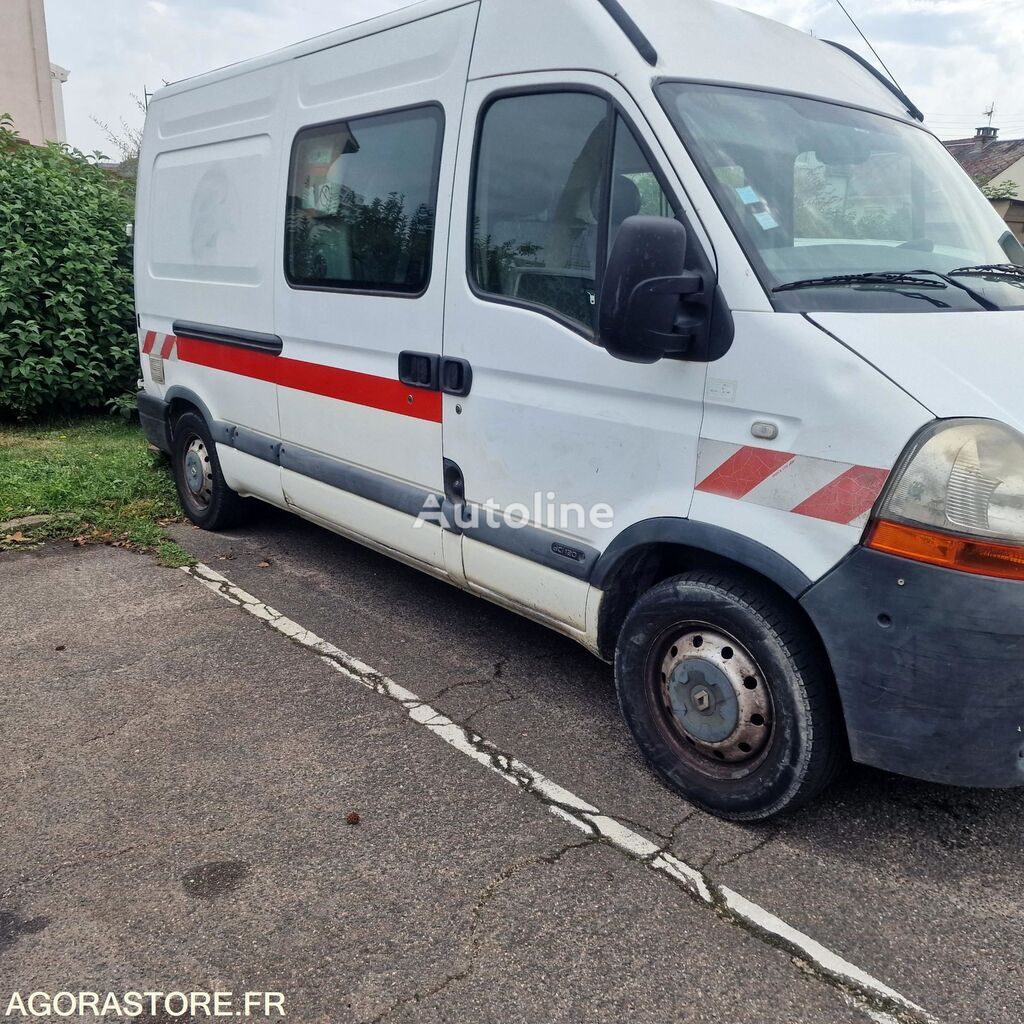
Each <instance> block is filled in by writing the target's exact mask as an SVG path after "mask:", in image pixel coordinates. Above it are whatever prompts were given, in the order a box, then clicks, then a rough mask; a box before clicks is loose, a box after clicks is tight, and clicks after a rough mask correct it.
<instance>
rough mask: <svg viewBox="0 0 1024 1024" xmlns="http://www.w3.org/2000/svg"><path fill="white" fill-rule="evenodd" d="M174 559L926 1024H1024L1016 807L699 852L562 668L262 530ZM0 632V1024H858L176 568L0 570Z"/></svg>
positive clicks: (316, 546)
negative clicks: (99, 1006) (154, 1010)
mask: <svg viewBox="0 0 1024 1024" xmlns="http://www.w3.org/2000/svg"><path fill="white" fill-rule="evenodd" d="M176 532H177V539H178V540H179V541H180V542H181V543H182V544H183V545H184V546H185V547H186V548H187V549H188V550H189V551H191V552H192V553H193V554H194V555H195V556H196V557H197V558H198V559H200V560H201V561H203V562H205V563H206V564H207V565H209V566H211V567H212V568H213V569H215V570H217V571H219V572H221V573H223V574H224V575H225V576H227V577H228V578H229V579H230V580H231V581H232V582H233V583H236V584H238V585H239V586H241V587H244V588H245V589H246V590H248V591H249V592H251V593H252V594H254V595H256V596H257V597H258V598H259V599H260V600H261V601H266V602H267V603H269V604H271V605H273V606H274V607H275V608H277V609H279V610H280V611H281V612H283V613H284V614H286V615H287V616H289V617H290V618H292V619H293V620H295V621H296V622H298V623H300V624H301V625H302V626H304V627H306V628H308V629H310V630H313V631H314V632H316V633H317V634H319V635H320V636H321V637H323V638H325V639H326V640H328V641H330V642H331V643H333V644H336V645H337V646H339V647H341V648H343V649H344V650H345V651H347V652H349V653H350V654H352V655H354V656H355V657H357V658H359V659H361V660H362V661H364V662H366V663H367V664H368V665H370V666H372V667H373V668H374V669H376V670H378V671H379V672H381V673H384V674H386V675H387V676H389V677H391V679H393V680H395V681H396V682H397V683H398V684H400V685H401V686H403V687H406V688H408V689H409V690H411V691H413V692H414V693H415V694H418V695H419V696H420V697H422V698H424V699H425V700H428V701H429V702H430V704H431V705H432V706H433V707H435V708H437V709H438V710H439V711H440V712H442V713H443V714H444V715H447V716H448V717H449V718H451V719H452V720H453V721H455V722H457V723H460V724H462V725H466V724H469V725H471V727H472V729H473V730H474V731H475V732H477V733H479V734H481V735H482V736H484V737H486V738H487V739H488V740H490V741H492V742H493V743H495V744H497V745H498V747H500V749H502V750H503V751H506V752H508V753H510V754H512V755H514V756H515V757H517V758H519V759H521V760H522V761H523V762H525V763H526V764H528V765H530V766H531V767H532V768H533V769H536V770H538V771H540V772H543V773H544V774H545V775H546V776H548V777H549V778H551V779H552V780H554V781H555V782H557V783H558V784H559V785H561V786H563V787H565V788H566V789H568V790H570V791H571V792H572V793H574V794H576V795H578V796H579V797H581V798H583V799H584V800H587V801H589V802H591V803H593V804H594V805H596V806H597V807H599V808H600V809H601V811H602V812H603V813H604V814H607V815H612V816H614V817H615V818H616V819H617V820H618V821H620V822H622V823H623V824H626V825H628V826H629V827H630V828H631V829H633V830H634V831H635V832H637V833H639V834H640V835H643V836H646V837H648V838H649V839H650V840H652V841H653V842H654V843H656V844H657V845H658V846H663V847H665V848H666V849H668V850H670V851H671V852H672V853H674V854H675V855H676V856H678V857H679V858H681V859H682V860H684V861H685V862H686V863H688V864H690V865H693V866H694V867H698V868H701V869H703V870H704V871H706V873H707V876H708V878H709V879H713V880H714V881H715V882H717V883H721V884H724V885H728V886H731V887H732V888H733V889H735V890H737V891H738V892H740V893H741V894H743V895H744V896H746V897H747V898H748V899H751V900H754V901H756V902H757V903H759V904H760V905H761V906H762V907H764V908H766V909H767V910H769V911H771V912H772V913H774V914H776V915H778V916H779V917H781V918H782V919H783V920H784V921H786V922H787V923H788V924H790V925H792V926H793V927H795V928H798V929H800V930H801V931H803V932H806V933H807V934H808V935H810V936H811V937H812V938H814V939H816V940H818V941H819V942H821V943H823V944H825V945H826V946H828V947H829V948H830V949H832V950H833V951H835V952H836V953H838V954H840V955H841V956H843V957H845V958H846V959H847V960H849V961H851V962H852V963H853V964H855V965H857V966H858V967H860V968H862V969H864V970H865V971H868V972H869V973H871V974H873V975H874V976H875V977H877V978H879V979H881V980H882V981H884V982H885V983H886V984H887V985H889V986H891V987H892V988H894V989H896V990H897V991H898V992H900V993H902V994H903V995H905V996H907V997H908V998H909V999H911V1000H913V1001H914V1002H916V1003H919V1004H920V1005H922V1006H924V1007H925V1008H926V1009H927V1010H929V1011H930V1012H931V1013H932V1014H934V1016H935V1017H936V1018H937V1019H939V1020H941V1021H951V1022H984V1024H996V1022H999V1024H1002V1022H1007V1024H1013V1022H1017V1021H1021V1020H1022V1019H1024V1008H1022V1003H1024V1000H1022V996H1024V962H1022V960H1021V955H1020V950H1021V947H1022V940H1024V897H1022V895H1021V884H1020V883H1021V868H1020V863H1021V847H1022V845H1024V840H1022V838H1021V830H1020V812H1021V809H1022V806H1024V794H1022V793H1018V792H983V791H974V790H952V789H945V788H942V787H936V786H930V785H926V784H923V783H916V782H910V781H907V780H903V779H898V778H896V777H891V776H886V775H883V774H882V773H878V772H873V771H870V770H867V769H852V770H851V771H850V772H849V773H848V774H847V775H846V776H845V777H844V778H843V779H842V780H841V781H840V783H839V784H838V785H837V786H836V787H835V788H834V789H833V790H832V791H831V792H830V794H829V795H828V796H827V797H826V798H825V799H823V800H822V801H820V802H819V803H818V804H816V805H815V806H814V807H812V808H809V809H807V810H806V811H804V812H802V813H800V814H798V815H796V816H793V817H790V818H786V819H783V820H780V821H777V822H775V823H772V824H769V825H764V826H743V825H733V824H726V823H723V822H719V821H717V820H715V819H713V818H710V817H709V816H707V815H706V814H703V813H701V812H697V811H695V810H694V809H692V808H690V807H688V806H687V805H686V804H685V803H684V802H682V801H680V800H679V799H678V798H676V797H675V796H673V795H672V794H670V793H668V792H667V791H666V790H664V789H663V788H662V787H661V786H660V785H659V784H658V783H657V782H656V781H655V779H654V778H653V777H652V775H651V774H650V773H649V772H648V770H647V769H646V767H645V765H644V763H643V761H642V760H641V758H640V757H639V755H638V754H637V753H636V752H635V751H634V749H633V747H632V744H631V742H630V740H629V737H628V735H627V733H626V730H625V727H624V726H623V724H622V723H621V720H620V718H619V714H618V710H617V707H616V703H615V696H614V691H613V687H612V677H611V670H610V669H609V668H608V667H607V666H605V665H603V664H601V663H600V662H598V661H596V660H594V659H593V658H592V657H591V656H590V655H588V654H587V653H586V652H585V651H583V650H582V649H581V648H578V647H576V646H575V645H574V644H573V643H572V642H570V641H568V640H565V639H563V638H560V637H558V636H555V635H554V634H551V633H549V632H548V631H546V630H544V629H543V628H541V627H539V626H535V625H533V624H531V623H529V622H527V621H525V620H522V619H520V618H518V617H517V616H515V615H512V614H510V613H508V612H505V611H502V610H500V609H498V608H496V607H493V606H491V605H489V604H487V603H485V602H483V601H480V600H478V599H476V598H473V597H470V596H468V595H464V594H461V593H459V592H458V591H456V590H454V589H453V588H450V587H448V586H446V585H445V584H443V583H441V582H438V581H435V580H432V579H430V578H428V577H426V576H423V575H421V574H419V573H417V572H415V571H414V570H411V569H407V568H405V567H403V566H400V565H398V564H396V563H394V562H392V561H389V560H388V559H386V558H384V557H382V556H378V555H376V554H374V553H372V552H369V551H367V550H365V549H363V548H361V547H359V546H358V545H355V544H352V543H349V542H348V541H345V540H342V539H340V538H337V537H334V536H332V535H330V534H328V533H326V532H325V531H322V530H320V529H318V528H316V527H313V526H311V525H308V524H305V523H303V522H301V521H300V520H298V519H295V518H293V517H290V516H287V515H285V514H283V513H278V512H274V511H271V510H260V511H259V512H258V513H257V515H256V516H255V518H254V519H253V521H252V523H251V524H250V525H249V526H247V527H245V528H244V529H240V530H237V531H233V532H231V533H228V534H220V535H214V534H205V533H202V532H200V531H197V530H193V529H191V528H190V527H184V526H183V527H180V528H176ZM264 562H269V565H267V566H261V563H264ZM0 610H2V613H3V620H4V626H5V628H4V630H3V631H2V633H0V723H2V736H3V749H4V752H5V757H4V759H3V762H2V764H0V792H2V793H3V802H2V807H3V812H4V813H3V820H4V825H5V827H4V828H3V829H2V831H0V1003H3V1004H4V1005H3V1006H0V1014H2V1012H3V1009H4V1007H5V1006H6V1002H7V995H8V993H9V992H11V991H21V992H31V991H34V990H44V991H51V992H52V991H56V990H60V989H72V990H78V989H87V990H89V989H92V990H100V991H115V992H118V991H125V990H127V989H139V988H143V987H146V988H156V989H163V990H169V989H183V988H184V989H185V990H212V989H217V988H227V989H232V990H235V991H242V990H245V989H255V990H264V991H280V992H282V993H283V994H284V996H285V1000H286V1010H287V1019H290V1020H296V1021H302V1022H304V1024H310V1022H321V1021H324V1022H326V1021H330V1022H334V1021H339V1022H342V1021H343V1022H349V1021H351V1022H359V1024H367V1022H371V1021H396V1022H397V1021H438V1022H441V1021H444V1022H451V1021H457V1022H463V1021H466V1022H470V1021H472V1022H489V1021H494V1022H498V1021H500V1022H503V1024H506V1022H516V1021H523V1022H530V1024H538V1022H548V1021H552V1022H554V1021H565V1022H573V1024H576V1022H582V1021H586V1022H588V1024H589V1022H601V1021H621V1020H629V1021H630V1022H631V1024H633V1022H648V1021H649V1022H665V1021H693V1022H702V1024H703V1022H709V1024H710V1022H719V1021H721V1022H729V1024H740V1022H746V1021H750V1022H752V1024H753V1022H757V1024H762V1022H766V1021H772V1022H785V1024H797V1022H808V1024H811V1022H814V1024H833V1022H835V1024H842V1022H846V1021H864V1020H867V1019H869V1017H868V1016H866V1015H865V1013H864V1011H863V1010H862V1009H859V1008H858V1007H857V1006H855V1005H852V1004H851V1003H850V1001H849V1000H848V999H847V998H846V997H845V996H844V993H843V992H842V991H840V990H839V989H837V988H836V987H835V986H834V985H831V984H829V983H827V982H826V981H823V980H822V979H821V978H820V977H819V976H817V974H816V973H815V971H814V970H813V969H812V968H811V967H809V966H808V965H807V964H801V963H797V962H794V958H793V956H792V955H791V954H790V953H789V952H787V951H785V950H784V949H780V948H778V947H777V946H776V945H773V944H772V943H771V942H769V941H765V940H764V939H763V938H760V937H758V936H757V935H756V934H753V933H751V931H749V930H744V929H742V928H740V927H737V926H736V925H735V924H732V923H730V922H728V921H725V920H722V919H721V918H720V917H719V916H717V915H716V914H715V913H713V912H710V911H709V910H707V909H705V908H704V907H702V906H701V905H699V904H698V903H697V902H695V901H694V900H692V899H691V898H690V897H689V896H688V895H687V894H686V893H685V892H684V891H683V890H682V888H681V887H679V886H676V885H673V884H671V883H670V882H668V881H666V879H665V878H663V877H659V876H658V875H657V874H655V873H653V872H651V871H647V870H645V869H644V868H643V867H642V866H641V865H640V864H638V863H637V862H636V861H635V860H631V859H630V858H629V857H626V856H624V855H623V854H622V852H621V851H619V850H617V849H615V848H613V847H611V846H609V845H608V844H606V843H604V842H598V841H595V840H594V839H593V838H589V837H587V836H585V835H582V834H581V833H580V832H579V831H577V830H575V829H573V828H572V827H571V826H569V825H567V824H566V823H565V822H563V821H560V820H558V819H557V818H556V817H555V816H553V815H552V814H550V813H546V812H545V810H544V808H543V806H541V805H540V804H539V803H538V802H537V801H536V800H531V799H529V797H528V796H526V795H524V794H523V793H522V792H519V791H517V790H516V788H515V787H514V786H510V785H508V784H507V782H505V781H503V780H502V779H501V778H500V777H498V776H497V775H495V774H494V773H492V772H489V771H487V770H486V769H485V768H482V767H481V765H480V764H478V763H475V762H474V761H472V760H470V759H469V758H467V757H465V756H463V754H461V753H459V752H458V751H457V750H455V749H453V748H452V747H451V746H449V745H447V744H445V743H444V742H441V741H440V740H439V739H438V738H437V736H435V735H433V734H431V732H430V731H428V730H427V729H425V728H423V727H422V726H421V725H419V724H417V723H416V722H414V721H412V720H411V719H410V717H409V715H408V714H405V713H404V712H403V710H402V708H401V707H400V706H398V705H396V704H395V703H394V702H389V701H387V700H386V699H382V698H381V697H380V696H379V695H378V694H376V693H374V692H372V691H371V690H368V689H366V688H365V687H364V686H360V685H359V684H358V683H356V682H353V681H352V680H350V679H346V678H345V677H344V676H342V675H339V673H338V672H337V671H335V670H333V669H332V668H331V667H330V666H329V665H327V664H325V663H324V662H323V661H321V660H320V659H319V658H318V657H317V656H316V655H315V654H314V653H312V652H311V651H309V650H304V649H302V648H301V647H299V646H297V645H296V644H294V643H291V642H289V641H288V640H287V639H286V638H284V637H283V636H281V635H280V634H278V633H275V632H274V631H273V630H271V629H269V628H268V627H267V626H265V625H264V624H262V623H260V622H258V621H256V620H255V619H254V618H252V617H251V616H248V615H246V614H245V613H244V612H243V611H242V610H240V609H239V608H237V607H232V606H231V605H230V604H228V603H227V602H226V601H224V600H223V599H222V598H221V597H218V596H217V595H216V594H214V593H211V592H210V591H209V590H206V589H204V588H203V587H202V586H200V585H199V584H198V583H197V582H196V581H195V580H194V579H190V578H189V577H188V576H186V575H185V574H183V573H181V572H179V571H176V570H170V569H163V568H160V567H159V566H157V565H156V564H155V563H154V562H153V561H152V560H150V559H149V558H147V557H144V556H138V555H133V554H131V553H128V552H124V551H121V550H117V549H112V548H103V547H100V548H72V547H70V546H67V545H53V546H49V547H46V548H43V549H40V550H38V551H29V552H19V553H8V554H2V555H0ZM352 812H356V813H358V815H359V822H358V824H348V823H347V818H348V817H349V815H350V814H351V813H352ZM179 1019H181V1018H179ZM876 1019H882V1018H878V1017H876Z"/></svg>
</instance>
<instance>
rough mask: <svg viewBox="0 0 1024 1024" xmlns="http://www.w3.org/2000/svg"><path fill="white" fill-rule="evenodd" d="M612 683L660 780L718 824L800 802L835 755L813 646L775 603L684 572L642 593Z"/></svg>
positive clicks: (832, 717) (837, 728)
mask: <svg viewBox="0 0 1024 1024" xmlns="http://www.w3.org/2000/svg"><path fill="white" fill-rule="evenodd" d="M615 684H616V690H617V692H618V697H619V706H620V707H621V709H622V713H623V715H624V716H625V719H626V722H627V724H628V725H629V728H630V731H631V732H632V733H633V737H634V739H635V740H636V742H637V744H638V745H639V747H640V749H641V751H642V752H643V754H644V755H645V757H646V758H647V760H648V761H649V762H650V763H651V765H652V767H653V768H654V770H655V771H656V772H657V774H658V775H659V776H660V778H661V779H662V781H664V782H665V783H666V784H667V785H668V786H670V787H671V788H672V789H675V790H676V791H677V792H679V793H681V794H682V795H683V796H684V797H686V799H687V800H689V801H690V802H691V803H694V804H697V805H698V806H699V807H702V808H703V809H705V810H707V811H710V812H711V813H712V814H716V815H718V816H719V817H722V818H729V819H732V820H737V821H758V820H763V819H765V818H769V817H772V816H773V815H776V814H778V813H780V812H781V811H784V810H789V809H793V808H795V807H799V806H800V805H802V804H805V803H807V802H808V801H809V800H811V799H813V798H814V797H815V796H817V795H818V794H819V793H820V792H821V791H822V790H823V789H824V788H825V787H826V786H827V785H828V784H829V782H831V781H832V779H833V777H834V776H835V774H836V772H837V770H838V768H839V766H840V765H841V763H842V760H843V756H844V754H845V740H844V734H843V729H842V721H841V715H840V711H839V707H838V703H837V700H836V697H835V693H834V687H833V685H832V680H831V678H830V675H829V671H828V667H827V664H826V663H825V659H824V655H823V654H822V653H821V651H820V649H819V645H818V643H817V639H816V638H815V637H814V636H813V634H812V633H811V631H810V629H809V627H808V626H807V625H806V624H805V623H804V622H803V621H802V620H801V619H800V618H799V617H798V615H797V614H796V613H795V611H794V610H793V609H791V608H789V607H787V606H786V605H785V603H784V602H783V601H782V600H781V599H779V598H777V597H776V596H774V595H773V594H771V593H769V592H768V591H767V590H762V589H761V588H760V587H757V586H756V585H752V584H749V583H747V582H744V581H741V580H739V579H738V578H733V577H730V576H727V575H724V574H720V573H700V572H694V573H687V574H685V575H682V576H676V577H674V578H672V579H669V580H666V581H665V582H663V583H660V584H658V585H657V586H656V587H654V588H653V589H652V590H649V591H648V592H647V593H646V594H644V595H643V596H642V597H641V598H640V600H639V601H638V602H637V603H636V605H635V606H634V607H633V610H632V611H631V612H630V614H629V616H628V617H627V619H626V622H625V625H624V626H623V629H622V633H621V635H620V637H619V642H618V646H617V648H616V652H615Z"/></svg>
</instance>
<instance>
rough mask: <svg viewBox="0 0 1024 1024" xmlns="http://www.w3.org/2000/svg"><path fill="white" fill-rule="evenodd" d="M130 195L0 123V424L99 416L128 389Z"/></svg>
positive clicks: (133, 371) (132, 358) (131, 356)
mask: <svg viewBox="0 0 1024 1024" xmlns="http://www.w3.org/2000/svg"><path fill="white" fill-rule="evenodd" d="M133 217H134V192H133V188H132V186H131V184H130V183H129V182H126V181H122V180H121V179H119V178H116V177H114V176H113V175H111V174H109V173H108V172H106V171H104V170H102V169H100V168H99V167H96V166H94V165H92V164H90V163H88V162H87V161H86V160H85V159H84V158H83V157H82V156H81V154H78V153H74V152H70V151H68V150H67V149H66V148H64V147H61V146H56V145H50V146H46V147H36V146H29V145H25V144H24V143H21V142H17V141H15V135H14V132H13V131H12V128H11V122H10V120H9V119H7V118H2V117H0V419H18V420H25V419H29V418H34V417H39V416H49V415H54V414H63V413H78V412H83V411H86V410H90V409H99V408H102V407H103V406H104V405H106V404H107V403H108V402H110V401H111V400H112V399H115V398H116V397H117V396H119V395H123V394H124V393H125V392H126V391H129V390H133V389H134V382H135V380H136V379H137V377H138V343H137V340H136V334H135V322H134V299H133V295H132V260H131V244H130V241H129V239H128V238H127V236H126V234H125V225H126V224H127V223H128V222H129V221H130V220H132V218H133Z"/></svg>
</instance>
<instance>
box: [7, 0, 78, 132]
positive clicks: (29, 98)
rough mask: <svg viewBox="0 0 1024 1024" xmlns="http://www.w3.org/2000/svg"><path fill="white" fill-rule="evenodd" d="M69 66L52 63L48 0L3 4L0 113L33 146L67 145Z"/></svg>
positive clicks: (16, 0) (11, 1) (14, 1)
mask: <svg viewBox="0 0 1024 1024" xmlns="http://www.w3.org/2000/svg"><path fill="white" fill-rule="evenodd" d="M68 74H69V72H68V70H67V68H62V67H60V65H58V64H51V63H50V52H49V45H48V43H47V40H46V17H45V14H44V12H43V0H3V31H2V32H0V114H4V113H6V114H10V115H11V116H12V117H13V118H14V128H15V130H16V131H17V133H18V134H19V135H20V136H21V137H22V138H23V139H25V140H26V141H27V142H31V143H34V144H35V145H37V146H41V145H43V144H44V143H46V142H66V141H67V134H66V131H65V127H64V101H63V98H62V93H61V90H62V87H63V85H64V83H65V82H66V81H67V80H68Z"/></svg>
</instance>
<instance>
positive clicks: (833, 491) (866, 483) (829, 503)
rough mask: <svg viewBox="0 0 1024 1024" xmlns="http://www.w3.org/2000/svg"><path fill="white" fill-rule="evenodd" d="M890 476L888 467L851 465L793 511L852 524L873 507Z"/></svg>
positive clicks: (816, 517)
mask: <svg viewBox="0 0 1024 1024" xmlns="http://www.w3.org/2000/svg"><path fill="white" fill-rule="evenodd" d="M888 478H889V472H888V470H885V469H872V468H871V467H870V466H851V467H850V468H849V469H848V470H847V471H846V472H845V473H843V474H842V475H841V476H837V477H836V478H835V480H833V481H832V483H830V484H826V485H825V486H824V487H822V488H821V490H820V491H817V492H815V493H814V494H812V495H811V496H810V497H809V498H807V499H806V500H805V501H802V502H801V503H800V504H799V505H797V507H796V508H795V509H793V511H794V512H796V513H798V514H799V515H802V516H810V517H811V518H812V519H826V520H828V521H829V522H830V523H852V522H853V520H854V519H856V518H857V517H858V516H862V515H864V513H865V512H868V511H869V510H870V509H871V506H872V505H874V503H875V499H876V498H877V497H878V496H879V494H881V493H882V488H883V487H884V486H885V481H886V480H887V479H888Z"/></svg>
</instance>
